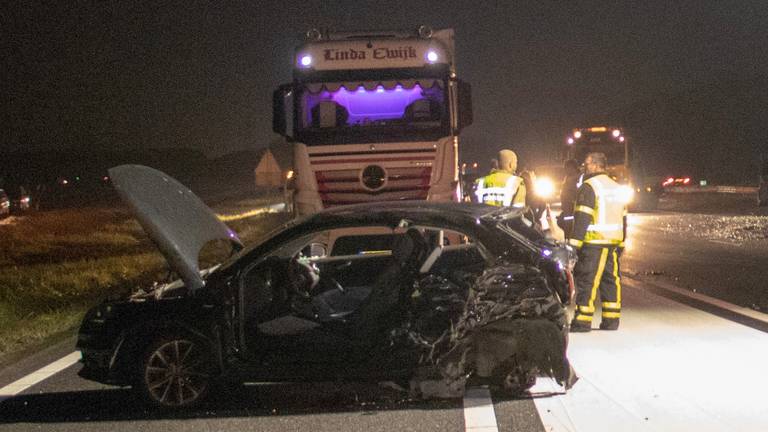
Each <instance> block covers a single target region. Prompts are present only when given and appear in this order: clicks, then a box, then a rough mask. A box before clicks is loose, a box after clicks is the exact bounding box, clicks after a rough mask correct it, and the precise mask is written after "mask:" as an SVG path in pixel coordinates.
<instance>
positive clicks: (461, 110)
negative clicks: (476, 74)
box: [458, 80, 473, 130]
mask: <svg viewBox="0 0 768 432" xmlns="http://www.w3.org/2000/svg"><path fill="white" fill-rule="evenodd" d="M458 84H459V88H458V89H459V97H458V102H459V107H458V114H459V119H458V120H459V121H458V129H459V130H462V129H464V128H465V127H467V126H469V125H471V124H472V120H473V118H472V86H471V85H469V83H468V82H464V81H462V80H459V82H458Z"/></svg>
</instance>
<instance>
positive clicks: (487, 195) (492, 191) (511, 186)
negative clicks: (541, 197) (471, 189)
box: [475, 171, 525, 208]
mask: <svg viewBox="0 0 768 432" xmlns="http://www.w3.org/2000/svg"><path fill="white" fill-rule="evenodd" d="M475 196H477V201H478V202H481V203H485V204H488V205H492V206H499V207H500V206H505V207H509V206H512V207H518V208H523V207H525V185H524V184H523V178H522V177H520V176H516V175H514V174H510V173H508V172H505V171H495V172H492V173H491V174H488V175H487V176H485V177H481V178H479V179H478V182H477V189H476V190H475Z"/></svg>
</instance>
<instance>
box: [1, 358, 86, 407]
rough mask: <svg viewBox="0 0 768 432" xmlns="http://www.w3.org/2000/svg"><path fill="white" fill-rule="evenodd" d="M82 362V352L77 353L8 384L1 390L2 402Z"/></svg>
mask: <svg viewBox="0 0 768 432" xmlns="http://www.w3.org/2000/svg"><path fill="white" fill-rule="evenodd" d="M79 360H80V351H75V352H73V353H71V354H69V355H67V356H64V357H62V358H60V359H58V360H56V361H55V362H53V363H51V364H49V365H48V366H43V367H42V368H40V369H38V370H36V371H34V372H32V373H31V374H29V375H27V376H25V377H24V378H21V379H20V380H17V381H15V382H12V383H10V384H8V385H7V386H5V387H3V388H0V402H2V401H3V400H5V399H8V398H9V397H12V396H15V395H17V394H19V393H21V392H23V391H24V390H26V389H28V388H30V387H32V386H33V385H35V384H37V383H39V382H41V381H43V380H46V379H48V378H50V377H52V376H53V375H56V374H57V373H59V372H61V371H63V370H64V369H66V368H68V367H70V366H72V365H73V364H75V363H77V362H78V361H79Z"/></svg>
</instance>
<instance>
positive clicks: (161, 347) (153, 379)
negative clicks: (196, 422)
mask: <svg viewBox="0 0 768 432" xmlns="http://www.w3.org/2000/svg"><path fill="white" fill-rule="evenodd" d="M142 360H143V361H142V362H141V369H140V371H139V374H138V375H139V376H138V386H137V387H138V390H139V391H140V393H141V395H142V396H143V398H144V399H145V400H146V401H148V402H149V403H150V404H152V405H155V406H159V407H187V406H191V405H194V404H196V403H198V402H200V401H201V400H203V399H204V398H205V396H206V395H207V394H208V393H209V391H210V386H211V380H212V371H213V367H212V364H213V362H212V359H211V355H210V351H209V350H208V349H207V347H206V346H205V345H203V344H202V343H201V342H200V341H198V340H196V339H194V338H190V337H186V336H173V337H167V338H162V339H160V340H158V341H157V342H155V343H154V344H152V345H150V347H149V349H148V350H147V351H146V352H145V354H144V357H143V359H142Z"/></svg>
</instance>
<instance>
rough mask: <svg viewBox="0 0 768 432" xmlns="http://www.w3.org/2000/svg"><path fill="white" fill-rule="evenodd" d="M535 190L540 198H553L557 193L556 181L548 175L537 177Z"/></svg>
mask: <svg viewBox="0 0 768 432" xmlns="http://www.w3.org/2000/svg"><path fill="white" fill-rule="evenodd" d="M533 192H534V193H535V194H536V195H537V196H538V197H540V198H551V197H552V195H554V194H555V183H554V182H553V181H552V179H550V178H548V177H540V178H537V179H536V182H535V183H534V185H533Z"/></svg>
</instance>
